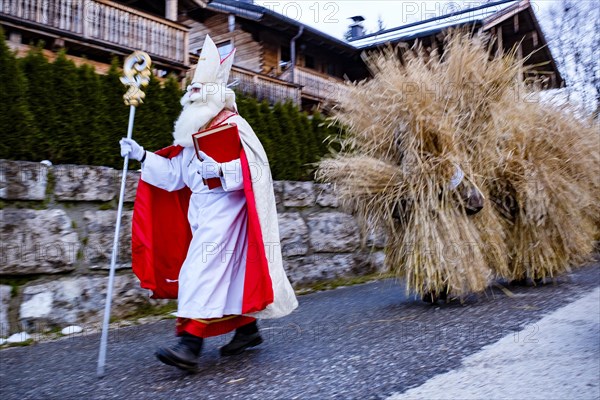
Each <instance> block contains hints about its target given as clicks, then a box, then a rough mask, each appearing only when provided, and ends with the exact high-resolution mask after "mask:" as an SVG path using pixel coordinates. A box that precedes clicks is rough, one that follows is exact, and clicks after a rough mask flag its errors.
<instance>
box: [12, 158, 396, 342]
mask: <svg viewBox="0 0 600 400" xmlns="http://www.w3.org/2000/svg"><path fill="white" fill-rule="evenodd" d="M138 179H139V172H135V171H132V172H129V174H128V177H127V191H126V195H125V201H126V203H125V211H124V214H123V220H122V225H121V226H122V229H121V235H120V250H119V256H118V265H117V268H118V269H117V279H116V281H115V291H114V293H115V296H114V299H113V313H112V314H113V315H114V316H115V317H125V316H127V315H129V314H133V313H135V312H136V310H138V309H139V307H147V306H148V305H150V306H153V305H156V304H158V303H160V302H159V301H155V300H151V299H149V298H148V296H147V292H146V291H145V290H144V289H141V288H140V287H139V284H138V280H137V278H136V277H135V276H134V275H133V274H132V273H131V252H130V240H131V219H132V214H133V211H132V208H133V200H134V197H135V189H136V185H137V181H138ZM120 180H121V177H120V171H117V170H113V169H111V168H105V167H91V166H77V165H58V166H52V167H48V166H46V165H43V164H40V163H34V162H21V161H7V160H0V199H1V200H0V279H1V281H0V282H1V284H0V337H6V336H7V335H8V333H9V332H13V331H18V330H30V331H31V330H34V329H37V328H36V326H39V325H40V324H41V325H44V326H47V327H49V328H51V327H63V326H67V325H73V324H84V323H86V324H89V323H99V322H100V321H101V317H102V312H103V307H104V297H105V292H106V283H107V280H108V279H107V271H108V269H109V264H110V257H111V251H112V241H113V235H114V226H115V220H116V211H115V210H116V205H117V200H118V192H119V185H120ZM274 188H275V195H276V199H277V208H278V214H279V226H280V234H281V244H282V250H283V255H284V266H285V268H286V271H287V274H288V276H289V278H290V281H291V282H292V284H293V285H294V287H295V288H297V289H299V288H303V287H307V286H311V285H313V284H315V283H316V282H322V281H327V280H334V279H339V278H350V277H355V276H360V275H365V274H370V273H373V272H376V271H380V270H382V269H383V259H384V255H383V251H382V248H383V246H384V241H385V240H384V238H383V237H382V235H380V234H373V235H370V236H369V239H368V240H366V241H365V242H366V243H367V247H364V246H362V247H361V243H362V242H361V237H360V234H359V229H358V225H357V223H356V220H355V219H354V217H352V216H351V215H349V214H346V213H344V212H342V211H341V210H340V209H339V208H338V202H337V198H336V196H335V194H334V193H333V192H332V190H331V188H330V187H329V186H327V185H323V184H314V183H312V182H274Z"/></svg>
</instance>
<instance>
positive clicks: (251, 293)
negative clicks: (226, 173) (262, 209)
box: [240, 148, 279, 314]
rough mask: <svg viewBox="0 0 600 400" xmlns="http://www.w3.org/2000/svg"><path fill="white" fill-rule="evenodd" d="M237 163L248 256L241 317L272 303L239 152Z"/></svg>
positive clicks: (266, 266)
mask: <svg viewBox="0 0 600 400" xmlns="http://www.w3.org/2000/svg"><path fill="white" fill-rule="evenodd" d="M240 160H241V165H242V176H243V178H244V193H245V194H246V210H247V213H248V226H247V230H248V253H247V255H246V277H245V279H244V299H243V301H242V314H249V313H252V312H256V311H261V310H264V309H265V308H266V307H267V306H268V305H269V304H271V303H272V302H273V284H272V282H271V276H270V275H269V264H268V262H267V255H266V254H265V243H264V242H263V238H262V230H261V227H260V221H259V219H258V211H257V210H256V199H255V198H254V190H253V189H252V177H251V173H250V165H249V164H248V159H247V158H246V152H245V151H244V149H243V148H242V153H241V154H240ZM259 179H260V175H259ZM267 245H270V246H273V245H279V243H276V244H275V243H267ZM270 253H272V252H270Z"/></svg>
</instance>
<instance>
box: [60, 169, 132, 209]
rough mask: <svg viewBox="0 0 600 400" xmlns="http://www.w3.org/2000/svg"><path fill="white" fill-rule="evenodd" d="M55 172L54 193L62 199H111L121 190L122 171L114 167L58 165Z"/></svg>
mask: <svg viewBox="0 0 600 400" xmlns="http://www.w3.org/2000/svg"><path fill="white" fill-rule="evenodd" d="M53 172H54V177H55V182H56V183H55V186H54V195H55V197H56V199H57V200H60V201H110V200H112V199H114V198H115V196H116V195H117V194H118V191H119V184H120V172H118V171H116V170H114V169H112V168H108V167H92V166H87V165H57V166H55V167H54V170H53ZM116 181H119V183H117V184H115V182H116Z"/></svg>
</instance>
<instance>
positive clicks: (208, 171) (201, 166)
mask: <svg viewBox="0 0 600 400" xmlns="http://www.w3.org/2000/svg"><path fill="white" fill-rule="evenodd" d="M198 155H199V156H200V158H201V160H198V159H197V158H196V159H194V164H195V165H196V169H197V170H198V171H197V172H198V173H199V174H200V175H202V178H204V179H210V178H220V177H221V176H222V174H221V164H219V163H218V162H216V161H215V160H214V159H213V158H212V157H210V156H208V155H207V154H206V153H205V152H203V151H199V152H198Z"/></svg>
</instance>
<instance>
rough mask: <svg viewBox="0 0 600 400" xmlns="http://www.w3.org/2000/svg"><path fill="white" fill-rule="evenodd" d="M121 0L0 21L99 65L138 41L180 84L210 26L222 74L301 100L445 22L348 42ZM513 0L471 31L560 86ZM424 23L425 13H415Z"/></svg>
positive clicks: (525, 8) (223, 9) (275, 17)
mask: <svg viewBox="0 0 600 400" xmlns="http://www.w3.org/2000/svg"><path fill="white" fill-rule="evenodd" d="M121 3H124V4H121ZM121 3H119V2H115V1H109V0H3V1H2V2H1V3H0V25H2V27H3V28H4V29H5V31H7V32H8V35H7V36H9V37H10V41H11V47H13V48H15V49H17V50H18V51H19V52H20V53H21V54H22V53H23V52H25V51H26V49H27V48H28V44H30V43H32V42H35V41H37V40H40V39H42V40H45V41H46V43H47V45H46V49H47V51H50V50H53V49H54V48H56V47H66V48H67V53H68V54H69V56H70V57H72V58H73V59H74V60H75V61H76V62H85V60H90V61H89V62H90V63H93V64H95V65H96V67H97V69H98V70H99V71H100V72H102V71H103V70H106V68H102V65H104V66H107V65H108V64H110V59H111V58H112V57H113V56H115V55H118V56H124V55H128V54H130V53H131V52H132V51H134V50H138V49H142V50H144V51H147V52H148V53H149V54H150V56H151V57H152V59H153V62H154V64H155V66H157V68H159V69H161V70H162V71H161V72H162V73H166V72H175V73H177V74H179V76H180V77H181V78H182V81H183V82H184V83H183V84H185V80H186V79H185V78H191V76H193V70H192V69H193V66H194V65H195V62H196V60H197V56H198V54H199V52H200V50H201V49H202V46H203V44H204V40H205V38H206V35H207V34H209V35H210V36H211V37H212V39H213V41H214V42H215V43H216V44H217V46H219V47H221V48H222V50H223V53H226V52H228V51H229V50H231V49H232V48H234V47H235V48H236V49H237V52H236V57H235V64H234V67H233V69H232V73H231V81H236V82H237V85H236V87H237V89H238V90H240V91H241V92H244V93H247V94H250V95H252V96H256V97H257V98H259V99H260V100H267V101H269V102H270V103H275V102H280V101H286V100H291V101H292V102H294V103H295V104H297V105H299V106H301V107H303V108H305V109H310V108H312V107H315V106H317V107H318V106H322V105H325V104H331V103H335V101H336V99H337V98H338V97H339V96H343V95H344V91H345V84H344V80H350V81H355V80H362V79H365V78H368V77H369V72H368V70H367V68H366V66H365V64H364V62H363V61H362V59H361V54H362V53H363V52H364V51H373V50H377V49H378V48H380V47H385V46H388V45H389V44H392V45H403V46H405V47H410V46H412V45H413V44H414V43H415V41H417V40H418V41H419V42H420V43H421V44H422V45H423V46H425V47H429V48H438V49H440V48H441V47H442V46H443V34H444V30H445V29H447V28H448V27H446V28H435V26H434V27H433V29H430V30H429V31H425V30H422V32H423V33H422V34H416V35H412V36H410V35H409V36H406V35H404V36H403V35H402V32H403V29H405V28H406V26H405V27H398V28H393V29H390V30H386V31H385V32H381V33H386V32H389V33H391V34H392V35H393V34H394V33H395V32H399V34H398V35H396V37H395V38H394V37H393V36H392V38H391V39H389V40H379V41H377V40H371V39H377V38H378V36H377V35H379V33H378V34H374V35H365V36H363V38H364V39H359V40H358V42H360V41H361V40H363V42H364V43H367V44H366V45H357V43H355V42H352V44H350V43H347V42H344V41H341V40H338V39H336V38H333V37H330V36H328V35H326V34H324V33H322V32H320V31H317V30H316V29H314V28H310V27H308V26H305V25H302V24H300V23H298V22H297V21H293V20H290V19H288V18H285V17H283V16H281V15H279V14H276V13H274V12H270V11H269V10H267V9H265V8H263V7H259V6H256V5H254V4H249V3H248V2H237V1H233V0H213V1H202V0H163V1H151V2H150V1H144V0H126V1H125V0H124V1H122V2H121ZM513 3H514V4H512V5H511V6H510V7H506V8H505V9H503V11H502V12H494V13H491V14H490V16H489V17H487V18H485V19H483V20H481V21H477V22H476V23H475V25H473V24H472V25H469V26H470V27H471V29H472V30H473V31H476V30H482V31H485V32H489V33H490V34H491V35H492V36H493V37H494V38H495V39H496V41H495V45H496V48H497V50H498V51H500V50H502V51H508V50H510V49H511V48H512V47H513V46H517V48H518V54H521V55H528V54H531V55H530V56H529V57H528V59H527V63H529V64H531V65H536V66H537V67H536V71H535V74H536V76H540V75H541V76H547V87H559V86H560V85H561V84H562V79H561V78H560V74H559V73H558V69H557V68H556V65H555V64H554V61H553V59H552V55H551V54H550V52H549V49H548V48H547V46H546V42H545V40H544V38H543V35H542V32H541V30H540V27H539V25H538V24H537V20H536V18H535V15H534V14H533V11H532V10H531V6H530V4H529V2H528V1H527V0H521V1H513ZM125 4H127V5H125ZM177 7H179V10H178V8H177ZM481 7H486V6H485V5H484V6H481ZM161 15H164V16H165V17H163V16H161ZM167 17H168V18H167ZM440 18H443V17H440ZM175 20H176V21H175ZM427 23H430V24H431V21H429V22H428V21H424V24H425V25H426V24H427ZM419 24H420V23H416V24H412V25H419ZM473 27H475V28H476V29H473ZM413 28H414V27H411V29H413ZM413 30H414V29H413ZM417 31H418V26H417ZM373 36H375V37H374V38H373ZM382 37H383V36H382ZM294 38H295V40H294ZM294 46H295V49H296V52H295V57H293V56H294V54H292V48H293V47H294ZM292 59H294V60H295V62H294V65H292ZM98 66H100V68H98ZM190 67H192V69H190Z"/></svg>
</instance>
